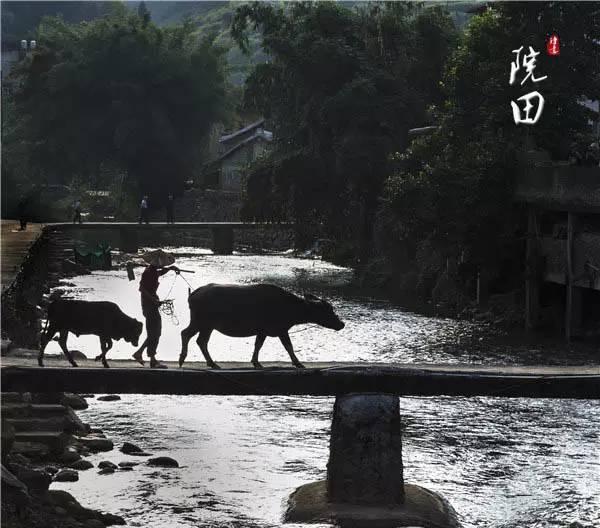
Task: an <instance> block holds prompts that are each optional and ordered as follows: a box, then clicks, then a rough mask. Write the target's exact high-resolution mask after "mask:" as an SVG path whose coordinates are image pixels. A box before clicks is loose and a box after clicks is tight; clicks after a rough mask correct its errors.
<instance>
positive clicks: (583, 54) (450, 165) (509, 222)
mask: <svg viewBox="0 0 600 528" xmlns="http://www.w3.org/2000/svg"><path fill="white" fill-rule="evenodd" d="M556 28H560V36H561V41H562V49H561V55H560V57H556V58H552V57H549V56H547V55H546V54H545V53H544V52H545V42H544V37H545V35H546V34H547V33H550V32H552V31H553V30H555V29H556ZM594 40H595V41H596V42H595V43H594ZM599 41H600V10H599V5H598V3H595V4H594V3H589V4H574V3H573V4H569V3H560V2H559V3H556V2H550V3H527V4H524V3H507V4H498V5H495V6H494V8H493V9H490V10H488V11H486V12H484V13H483V14H481V15H479V16H476V17H474V18H473V19H472V20H471V22H470V24H469V25H468V27H467V30H466V32H465V33H464V35H463V36H462V38H461V40H460V42H459V45H458V48H457V50H456V52H455V53H454V54H453V56H452V57H451V60H450V61H449V64H448V68H447V71H446V74H445V76H444V89H445V90H444V98H445V100H444V104H443V105H441V106H440V107H439V111H438V113H437V124H438V125H439V128H438V130H437V131H436V132H435V133H434V134H433V135H431V136H430V137H425V138H420V139H419V140H417V141H415V142H414V143H413V144H412V145H411V147H410V148H409V149H408V151H407V152H406V153H404V155H403V156H402V157H401V159H400V160H399V167H398V169H397V170H396V171H395V173H394V174H393V176H391V177H390V178H389V180H388V182H387V186H386V191H385V193H384V204H385V205H384V207H383V209H382V211H381V214H380V219H379V220H380V223H381V228H380V232H381V235H382V238H383V240H384V243H385V253H386V254H387V255H390V256H391V257H392V260H393V262H394V269H396V270H399V271H400V272H406V271H408V270H418V273H419V278H418V280H413V279H414V277H412V278H411V281H410V284H407V287H412V288H415V287H418V286H419V284H422V283H423V282H425V281H426V280H427V274H428V273H429V274H430V273H431V271H432V270H433V271H434V272H435V273H438V274H439V272H440V270H443V269H444V268H445V266H446V263H447V262H448V259H453V260H455V261H460V262H463V263H465V264H467V265H468V266H470V268H471V269H482V270H485V271H486V273H487V274H488V276H490V277H491V278H492V279H494V278H496V280H497V281H501V280H503V279H505V278H506V277H505V275H506V274H504V275H503V269H504V270H506V269H511V268H512V267H515V266H514V264H513V263H514V262H515V261H518V260H520V257H521V256H522V255H519V250H520V248H522V246H521V240H520V239H519V236H518V235H519V232H518V231H519V227H520V228H521V229H522V228H523V227H524V225H525V222H524V220H523V218H519V216H518V210H517V209H515V206H514V205H513V203H512V194H513V189H514V176H515V174H516V173H517V170H518V160H519V156H520V152H522V150H524V149H525V148H530V147H531V146H533V145H537V147H538V148H543V149H545V150H546V151H548V152H549V153H550V154H551V156H552V157H553V158H555V159H566V155H567V153H568V152H569V148H570V147H571V146H572V144H573V143H574V142H577V140H578V139H580V138H582V137H583V136H584V135H585V133H586V130H587V123H588V119H589V117H590V116H589V112H588V110H586V108H585V107H583V106H582V105H581V104H579V101H581V100H583V99H585V98H586V97H587V98H594V95H596V97H597V94H598V93H600V84H599V82H600V58H599V57H600V53H599V50H598V44H597V43H598V42H599ZM521 45H523V46H525V47H526V48H525V49H527V47H528V46H529V45H531V46H533V48H534V49H535V50H537V51H541V52H542V53H541V54H540V55H539V56H538V57H537V59H538V60H537V68H536V72H535V73H536V76H537V77H541V76H543V75H548V79H547V80H545V81H542V82H540V83H538V84H535V85H533V86H532V84H533V83H529V84H526V85H524V86H520V82H518V83H516V85H515V86H510V85H509V82H508V79H509V73H510V63H511V61H512V60H514V57H515V55H514V54H513V53H512V50H514V49H517V48H519V47H520V46H521ZM525 74H526V73H525V72H521V74H520V76H519V81H520V80H521V79H522V77H523V76H524V75H525ZM536 89H537V90H539V91H540V92H541V93H542V94H543V96H544V97H545V100H546V105H545V110H544V113H543V115H542V118H541V120H540V122H538V123H537V125H535V126H527V125H518V126H517V125H515V123H514V121H513V116H512V111H511V108H510V101H511V100H515V99H516V98H517V97H519V96H520V95H524V94H525V93H527V92H529V91H532V90H536ZM587 142H588V144H589V143H590V142H591V140H590V139H589V138H588V140H587ZM526 146H527V147H526ZM409 276H410V275H409ZM512 279H513V280H514V281H515V283H516V284H518V283H519V280H520V277H519V276H518V274H512ZM430 286H431V285H430ZM502 287H504V288H506V287H507V286H506V284H502V285H501V286H499V288H502ZM424 289H425V290H427V288H424ZM425 293H426V294H427V295H428V294H429V293H430V291H426V292H425ZM471 293H472V292H471Z"/></svg>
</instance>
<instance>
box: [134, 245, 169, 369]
mask: <svg viewBox="0 0 600 528" xmlns="http://www.w3.org/2000/svg"><path fill="white" fill-rule="evenodd" d="M142 258H143V259H144V260H145V261H146V262H147V263H148V267H147V268H146V269H145V270H144V273H142V278H141V280H140V288H139V290H140V294H141V302H142V313H143V314H144V317H145V318H146V336H147V337H146V340H145V341H144V342H143V343H142V346H141V347H140V348H139V349H138V350H137V351H136V352H135V353H134V354H133V358H134V359H135V360H136V361H137V362H138V363H140V364H142V365H143V364H144V360H143V358H142V352H143V351H144V349H145V348H147V354H148V357H149V358H150V368H167V366H166V365H164V364H162V363H160V362H159V361H158V360H157V359H156V349H157V348H158V342H159V340H160V334H161V332H162V321H161V318H160V311H159V308H160V305H161V304H162V303H161V301H160V300H159V298H158V295H157V293H156V292H157V290H158V278H159V277H161V276H162V275H165V274H166V273H168V272H169V271H174V272H175V273H177V274H179V268H178V267H177V266H172V264H173V263H174V262H175V258H174V257H173V255H170V254H169V253H165V252H164V251H162V250H161V249H158V250H156V251H151V252H149V253H146V254H145V255H144V256H143V257H142Z"/></svg>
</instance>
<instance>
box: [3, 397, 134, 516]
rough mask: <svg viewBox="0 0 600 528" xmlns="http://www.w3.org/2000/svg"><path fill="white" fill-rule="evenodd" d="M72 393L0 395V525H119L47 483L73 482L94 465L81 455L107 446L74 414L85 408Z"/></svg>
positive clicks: (110, 444)
mask: <svg viewBox="0 0 600 528" xmlns="http://www.w3.org/2000/svg"><path fill="white" fill-rule="evenodd" d="M87 406H88V404H87V402H86V400H85V399H84V398H82V397H80V396H77V395H75V394H68V393H59V394H36V393H9V392H3V393H2V526H5V527H7V528H54V527H56V528H58V527H60V528H102V527H104V526H111V525H122V524H125V521H124V519H123V518H121V517H119V516H118V515H114V514H111V513H104V512H101V511H96V510H92V509H89V508H85V507H83V506H81V505H80V504H79V502H78V501H77V500H76V499H75V498H74V497H73V496H72V495H71V494H70V493H67V492H66V491H63V490H55V489H50V486H51V485H52V483H53V482H64V481H77V480H78V479H79V472H80V471H89V470H92V468H93V467H94V465H93V464H92V463H90V462H89V461H88V460H86V458H85V457H87V456H88V455H90V454H91V453H94V452H98V451H108V450H111V449H112V448H113V442H112V441H111V440H110V439H108V438H106V436H105V435H104V433H103V432H102V431H101V430H99V429H92V428H91V427H90V426H89V425H88V424H85V423H83V422H82V421H81V420H80V419H79V417H78V416H77V415H76V414H75V409H78V410H81V409H85V408H87Z"/></svg>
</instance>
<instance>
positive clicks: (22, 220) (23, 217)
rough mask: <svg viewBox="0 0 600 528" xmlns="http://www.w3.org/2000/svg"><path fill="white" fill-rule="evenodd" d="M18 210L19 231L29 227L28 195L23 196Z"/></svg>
mask: <svg viewBox="0 0 600 528" xmlns="http://www.w3.org/2000/svg"><path fill="white" fill-rule="evenodd" d="M17 210H18V213H19V224H20V228H19V231H25V230H26V229H27V197H26V196H23V197H21V199H20V200H19V204H18V205H17Z"/></svg>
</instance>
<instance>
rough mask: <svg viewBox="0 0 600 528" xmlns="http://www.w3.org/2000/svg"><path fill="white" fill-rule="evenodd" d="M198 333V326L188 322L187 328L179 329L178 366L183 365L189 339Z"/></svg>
mask: <svg viewBox="0 0 600 528" xmlns="http://www.w3.org/2000/svg"><path fill="white" fill-rule="evenodd" d="M197 333H198V327H197V326H195V325H194V324H193V323H192V322H190V324H189V326H188V327H187V328H184V329H183V330H182V331H181V354H179V366H180V367H182V366H183V362H184V361H185V358H186V357H187V355H188V344H189V342H190V339H192V337H194V336H195V335H196V334H197Z"/></svg>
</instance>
